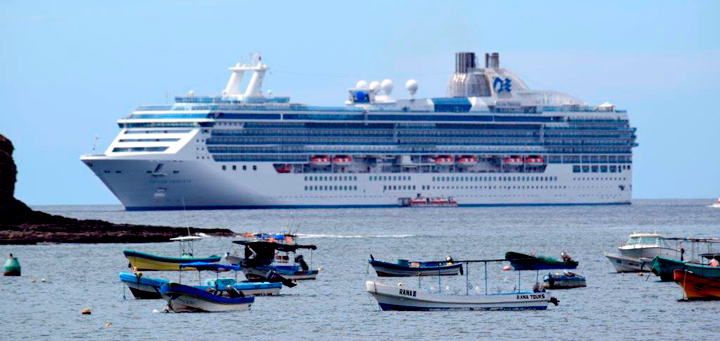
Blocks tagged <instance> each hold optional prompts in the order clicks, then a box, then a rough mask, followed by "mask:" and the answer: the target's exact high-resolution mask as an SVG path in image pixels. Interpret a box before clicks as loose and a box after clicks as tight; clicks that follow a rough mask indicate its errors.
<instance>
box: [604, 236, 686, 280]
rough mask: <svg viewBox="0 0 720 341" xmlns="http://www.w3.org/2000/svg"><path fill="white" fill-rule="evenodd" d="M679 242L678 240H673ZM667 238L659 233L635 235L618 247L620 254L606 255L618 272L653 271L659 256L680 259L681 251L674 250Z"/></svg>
mask: <svg viewBox="0 0 720 341" xmlns="http://www.w3.org/2000/svg"><path fill="white" fill-rule="evenodd" d="M672 239H673V240H678V238H672ZM666 240H667V238H665V237H664V236H663V235H660V234H657V233H633V234H631V235H630V238H629V239H628V241H627V242H626V243H625V245H622V246H619V247H618V252H619V253H620V254H611V253H605V257H607V259H608V260H609V261H610V263H612V265H613V266H614V267H615V270H616V271H617V272H642V271H652V264H651V263H652V260H653V258H655V257H657V256H661V257H665V258H670V259H680V257H681V253H682V252H681V249H679V248H672V247H670V246H669V245H668V243H667V241H666Z"/></svg>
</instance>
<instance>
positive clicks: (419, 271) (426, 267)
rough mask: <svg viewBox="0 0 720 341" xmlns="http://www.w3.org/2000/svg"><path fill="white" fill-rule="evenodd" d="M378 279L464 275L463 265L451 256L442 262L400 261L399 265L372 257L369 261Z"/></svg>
mask: <svg viewBox="0 0 720 341" xmlns="http://www.w3.org/2000/svg"><path fill="white" fill-rule="evenodd" d="M368 263H370V265H372V267H373V269H375V272H376V273H377V275H378V277H412V276H455V275H458V274H460V275H462V274H463V268H462V263H454V262H453V260H452V258H451V257H450V256H448V257H447V259H446V260H445V261H441V262H411V261H408V260H407V259H399V260H398V261H397V263H390V262H383V261H379V260H375V258H374V257H373V256H372V255H370V260H369V261H368Z"/></svg>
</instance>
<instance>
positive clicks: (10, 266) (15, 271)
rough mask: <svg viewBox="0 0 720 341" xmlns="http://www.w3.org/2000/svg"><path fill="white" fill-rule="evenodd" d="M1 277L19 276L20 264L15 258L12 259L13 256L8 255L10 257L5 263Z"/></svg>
mask: <svg viewBox="0 0 720 341" xmlns="http://www.w3.org/2000/svg"><path fill="white" fill-rule="evenodd" d="M3 275H5V276H20V262H19V261H18V259H17V257H13V254H12V253H11V254H10V257H8V259H7V260H6V261H5V269H4V271H3Z"/></svg>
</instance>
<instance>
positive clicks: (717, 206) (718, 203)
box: [710, 197, 720, 208]
mask: <svg viewBox="0 0 720 341" xmlns="http://www.w3.org/2000/svg"><path fill="white" fill-rule="evenodd" d="M710 207H712V208H720V197H718V198H717V200H715V203H714V204H712V205H710Z"/></svg>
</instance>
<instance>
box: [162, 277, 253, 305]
mask: <svg viewBox="0 0 720 341" xmlns="http://www.w3.org/2000/svg"><path fill="white" fill-rule="evenodd" d="M228 288H229V289H228V291H227V292H228V293H229V295H228V297H225V296H222V295H218V294H216V293H213V292H208V291H205V290H202V289H198V288H195V287H191V286H189V285H183V284H180V283H174V282H170V283H166V284H164V285H163V286H162V287H160V293H161V294H162V295H163V298H164V299H165V301H167V304H168V305H167V309H168V310H170V311H173V312H176V313H184V312H222V311H242V310H250V306H251V305H252V304H253V302H255V297H243V296H241V295H240V294H239V293H238V292H237V291H234V290H232V289H231V288H232V287H228Z"/></svg>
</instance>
